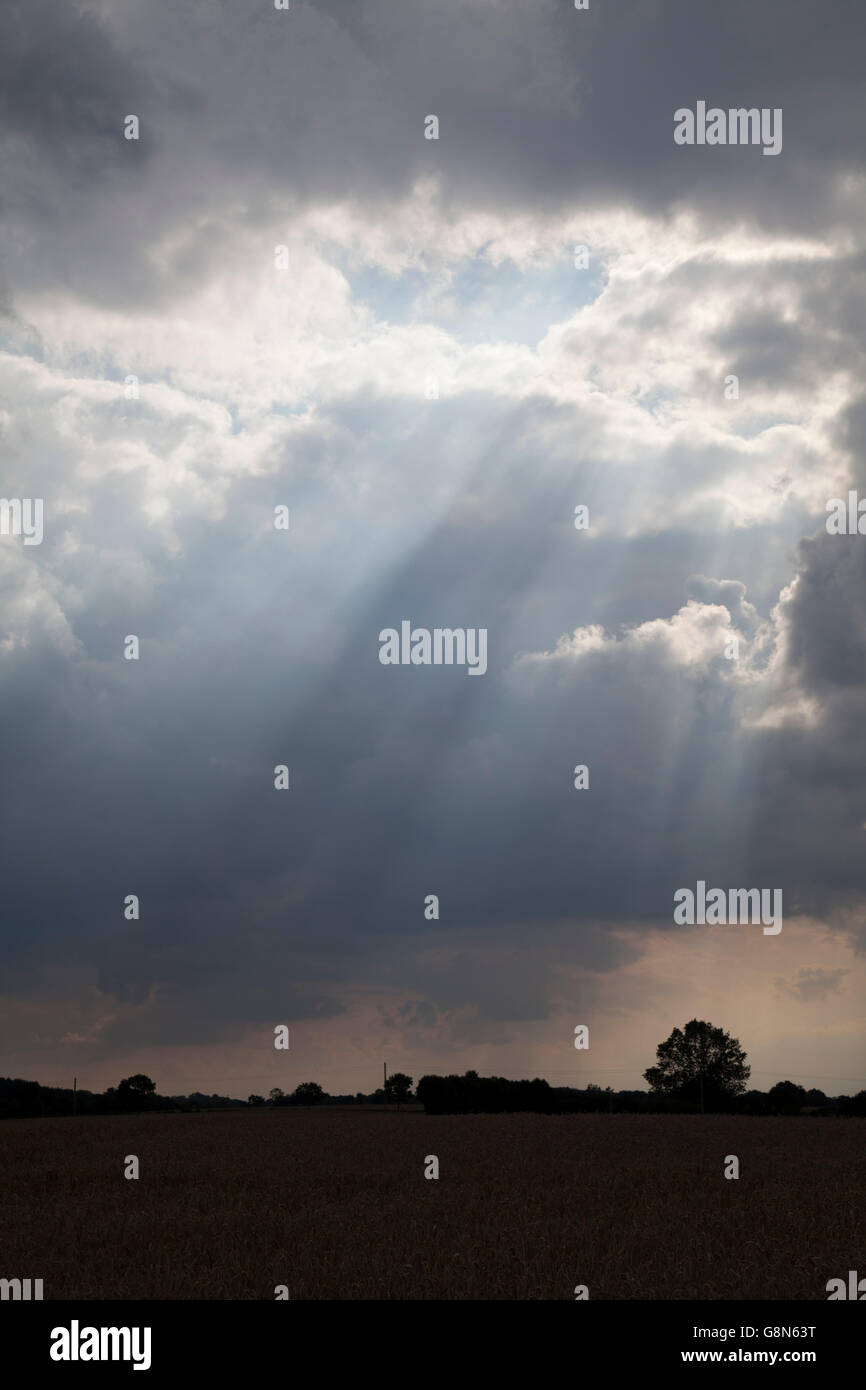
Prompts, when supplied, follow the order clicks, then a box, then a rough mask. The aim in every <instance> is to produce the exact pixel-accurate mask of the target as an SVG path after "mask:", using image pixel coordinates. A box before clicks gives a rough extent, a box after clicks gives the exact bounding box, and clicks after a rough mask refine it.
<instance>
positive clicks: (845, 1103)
mask: <svg viewBox="0 0 866 1390" xmlns="http://www.w3.org/2000/svg"><path fill="white" fill-rule="evenodd" d="M643 1075H644V1080H645V1081H646V1082H647V1083H648V1085H649V1090H648V1091H614V1090H613V1089H612V1088H611V1087H610V1086H606V1087H605V1088H604V1089H602V1088H601V1086H596V1085H594V1084H593V1083H592V1082H590V1083H589V1084H588V1085H587V1086H586V1087H585V1088H579V1087H574V1086H551V1085H550V1083H549V1082H547V1081H544V1080H542V1079H541V1078H540V1077H536V1078H535V1079H534V1080H533V1081H510V1080H508V1078H506V1077H503V1076H479V1075H478V1073H477V1072H476V1071H467V1072H464V1074H463V1075H462V1076H457V1075H449V1076H435V1075H432V1076H422V1077H421V1080H420V1081H419V1082H418V1085H417V1087H416V1091H415V1099H416V1100H417V1102H418V1103H420V1104H421V1105H423V1107H424V1109H425V1111H426V1112H427V1114H428V1115H463V1114H503V1113H515V1112H518V1111H529V1112H536V1113H539V1114H547V1115H553V1114H556V1115H562V1114H593V1113H599V1112H604V1111H608V1112H613V1111H616V1112H618V1113H628V1114H693V1113H701V1114H704V1113H706V1114H711V1113H717V1114H718V1113H724V1114H741V1115H799V1114H809V1115H817V1116H819V1117H826V1116H835V1115H842V1116H854V1115H860V1116H863V1115H866V1091H858V1092H857V1094H856V1095H853V1096H848V1095H840V1096H827V1095H825V1093H824V1092H823V1091H819V1090H808V1091H807V1090H806V1088H805V1087H804V1086H800V1085H798V1084H797V1083H796V1082H794V1081H779V1082H777V1083H776V1085H775V1086H773V1087H771V1088H770V1090H769V1091H757V1090H749V1089H748V1087H747V1083H748V1080H749V1077H750V1075H751V1068H750V1067H749V1065H748V1063H747V1061H746V1053H745V1051H744V1050H743V1048H742V1047H741V1045H740V1043H739V1041H738V1040H737V1039H736V1038H733V1037H731V1035H730V1034H729V1033H726V1032H724V1030H723V1029H721V1028H716V1027H715V1026H714V1025H713V1024H711V1023H706V1022H704V1021H702V1020H699V1019H694V1018H693V1019H692V1020H691V1021H690V1022H689V1023H687V1024H686V1025H685V1027H684V1028H682V1029H680V1028H675V1029H674V1030H673V1032H672V1033H671V1035H670V1037H668V1038H666V1039H665V1040H664V1042H661V1043H659V1045H658V1047H657V1049H656V1063H655V1065H654V1066H652V1067H648V1068H647V1069H646V1071H645V1072H644V1074H643ZM412 1099H413V1096H412V1077H411V1076H407V1075H406V1073H405V1072H394V1073H392V1075H391V1076H389V1077H388V1078H387V1080H386V1081H385V1084H384V1086H382V1087H380V1088H379V1089H378V1090H376V1091H373V1092H372V1094H369V1095H365V1094H364V1093H363V1092H362V1091H357V1092H356V1093H355V1094H354V1095H335V1096H332V1095H329V1094H328V1093H327V1091H325V1090H324V1089H323V1088H322V1087H321V1086H320V1085H319V1084H318V1082H316V1081H304V1082H302V1083H301V1084H300V1085H299V1086H297V1087H296V1088H295V1090H294V1091H292V1092H291V1093H288V1094H287V1093H286V1092H284V1091H283V1090H281V1088H280V1087H279V1086H274V1087H273V1088H272V1089H271V1091H270V1092H269V1093H268V1096H267V1098H266V1097H264V1096H260V1095H251V1096H249V1097H248V1099H247V1100H246V1102H244V1101H241V1100H232V1099H230V1098H229V1097H228V1096H218V1095H211V1096H206V1095H204V1094H202V1093H201V1092H197V1091H196V1092H193V1093H192V1095H189V1096H160V1095H158V1094H157V1090H156V1085H155V1083H154V1082H153V1081H152V1080H151V1079H150V1077H149V1076H145V1075H143V1074H142V1073H137V1074H136V1075H135V1076H128V1077H126V1078H125V1079H124V1080H123V1081H121V1082H120V1083H119V1085H118V1086H117V1087H114V1086H109V1088H108V1090H107V1091H103V1092H102V1093H100V1094H96V1093H94V1092H91V1091H77V1092H74V1093H73V1091H71V1090H68V1089H63V1088H59V1087H52V1086H40V1085H39V1083H38V1082H36V1081H21V1080H17V1079H12V1078H10V1077H5V1078H4V1077H0V1118H13V1117H18V1118H22V1117H24V1118H26V1117H32V1116H39V1115H69V1114H72V1113H78V1114H82V1115H99V1114H118V1113H121V1114H122V1113H130V1112H135V1113H141V1112H143V1111H147V1110H169V1111H171V1110H177V1111H189V1110H204V1109H220V1108H222V1109H225V1108H230V1107H241V1106H247V1107H250V1108H253V1109H256V1108H259V1107H271V1108H281V1107H284V1106H311V1105H372V1106H382V1105H385V1106H395V1107H396V1108H397V1110H399V1109H400V1108H401V1106H403V1105H405V1104H408V1103H409V1102H410V1101H411V1100H412Z"/></svg>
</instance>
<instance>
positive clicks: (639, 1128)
mask: <svg viewBox="0 0 866 1390" xmlns="http://www.w3.org/2000/svg"><path fill="white" fill-rule="evenodd" d="M128 1155H136V1156H137V1158H138V1160H139V1165H140V1176H139V1177H138V1178H137V1179H128V1178H125V1177H124V1166H125V1161H126V1159H127V1156H128ZM434 1155H435V1157H436V1158H437V1159H438V1163H439V1177H438V1178H426V1177H425V1167H427V1168H428V1169H429V1168H430V1166H431V1165H430V1164H429V1163H428V1161H427V1160H428V1159H429V1157H430V1156H434ZM728 1155H735V1156H736V1157H737V1158H738V1160H739V1171H740V1176H739V1178H738V1179H727V1178H725V1176H724V1170H725V1163H726V1159H727V1156H728ZM864 1190H866V1120H860V1119H850V1120H814V1121H813V1120H809V1119H804V1118H799V1117H798V1118H793V1119H786V1118H778V1119H764V1118H746V1117H728V1116H705V1117H702V1116H676V1115H659V1116H632V1115H581V1116H575V1115H564V1116H547V1115H449V1116H428V1115H425V1114H423V1113H419V1112H411V1111H410V1112H408V1113H407V1112H404V1113H400V1114H397V1113H364V1112H360V1111H354V1110H350V1109H348V1108H347V1109H345V1110H343V1109H329V1108H323V1109H321V1110H304V1109H294V1110H293V1109H281V1110H266V1111H261V1110H259V1111H228V1112H226V1111H222V1112H211V1113H207V1112H203V1113H199V1114H180V1115H177V1114H163V1115H160V1114H151V1115H141V1116H105V1117H83V1118H75V1119H74V1118H71V1117H70V1118H68V1119H46V1120H9V1121H6V1122H4V1123H3V1124H2V1126H0V1266H2V1267H0V1276H4V1277H11V1276H13V1275H15V1276H20V1277H29V1278H42V1279H43V1280H44V1296H45V1298H46V1299H52V1298H55V1299H59V1298H65V1299H91V1298H92V1299H95V1298H109V1299H138V1298H144V1299H273V1298H274V1290H275V1288H276V1286H277V1285H286V1286H287V1287H288V1291H289V1297H290V1298H291V1299H302V1300H303V1299H573V1298H574V1296H575V1294H574V1290H575V1286H576V1285H579V1284H584V1285H586V1286H587V1288H588V1291H589V1297H590V1299H681V1298H700V1299H710V1298H721V1299H742V1298H771V1299H826V1297H827V1293H826V1283H827V1280H828V1279H831V1278H835V1277H842V1278H846V1277H847V1273H848V1270H849V1269H858V1268H861V1267H862V1266H863V1260H864V1251H866V1241H864V1224H866V1220H864V1212H866V1203H864Z"/></svg>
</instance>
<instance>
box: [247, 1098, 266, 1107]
mask: <svg viewBox="0 0 866 1390" xmlns="http://www.w3.org/2000/svg"><path fill="white" fill-rule="evenodd" d="M264 1103H265V1098H264V1096H249V1097H248V1098H247V1105H264Z"/></svg>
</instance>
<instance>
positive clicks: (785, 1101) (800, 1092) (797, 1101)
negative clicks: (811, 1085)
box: [767, 1081, 806, 1115]
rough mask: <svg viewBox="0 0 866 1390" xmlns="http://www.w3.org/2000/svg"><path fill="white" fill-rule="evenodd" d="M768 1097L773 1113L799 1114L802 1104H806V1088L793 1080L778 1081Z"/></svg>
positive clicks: (771, 1088)
mask: <svg viewBox="0 0 866 1390" xmlns="http://www.w3.org/2000/svg"><path fill="white" fill-rule="evenodd" d="M767 1099H768V1101H769V1108H770V1111H771V1113H772V1114H773V1115H799V1113H800V1106H801V1105H805V1104H806V1088H805V1086H797V1085H796V1084H795V1083H794V1082H793V1081H777V1082H776V1084H775V1086H771V1087H770V1094H769V1096H768V1097H767Z"/></svg>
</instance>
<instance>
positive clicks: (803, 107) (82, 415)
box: [0, 0, 866, 1097]
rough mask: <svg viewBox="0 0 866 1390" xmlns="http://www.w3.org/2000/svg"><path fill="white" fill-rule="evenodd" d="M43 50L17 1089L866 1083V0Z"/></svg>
mask: <svg viewBox="0 0 866 1390" xmlns="http://www.w3.org/2000/svg"><path fill="white" fill-rule="evenodd" d="M3 27H4V42H3V45H2V47H0V91H2V96H0V118H2V137H0V231H2V253H0V458H2V474H0V478H2V493H3V496H4V498H6V499H12V498H19V499H27V498H29V499H35V498H41V499H43V504H44V534H43V537H42V540H41V543H39V544H25V541H24V537H23V536H21V535H15V534H4V535H0V709H2V713H3V717H2V720H0V769H2V791H0V872H2V885H3V912H2V928H0V945H2V949H0V996H2V998H0V1072H2V1073H3V1074H7V1075H11V1076H23V1077H28V1078H32V1079H37V1080H39V1081H42V1082H43V1083H44V1084H48V1085H64V1086H65V1085H70V1084H71V1082H72V1077H73V1076H77V1078H78V1085H79V1086H80V1087H85V1088H87V1089H91V1090H100V1089H103V1088H104V1087H105V1086H107V1085H113V1084H116V1083H117V1081H118V1080H119V1079H120V1078H121V1077H122V1076H126V1075H128V1074H129V1073H131V1072H134V1071H144V1072H146V1073H147V1074H148V1075H149V1076H151V1077H153V1078H154V1080H155V1081H156V1083H157V1087H158V1089H159V1090H160V1091H161V1092H162V1093H164V1094H178V1093H188V1092H190V1091H194V1090H199V1091H205V1092H211V1091H217V1092H220V1093H223V1094H230V1095H235V1096H243V1097H246V1096H247V1095H248V1094H249V1093H251V1092H254V1093H266V1092H267V1091H268V1090H269V1089H270V1088H271V1087H272V1086H280V1087H281V1088H282V1089H283V1090H287V1091H289V1090H292V1089H294V1087H295V1086H296V1085H297V1084H298V1083H299V1082H302V1081H307V1080H316V1081H318V1082H320V1084H322V1085H323V1086H324V1087H325V1089H326V1090H328V1091H330V1092H332V1093H335V1092H340V1093H342V1092H351V1093H354V1092H356V1091H365V1092H368V1091H371V1090H372V1089H373V1088H374V1087H375V1086H376V1085H378V1084H379V1083H380V1080H381V1075H382V1065H383V1063H385V1064H386V1065H387V1066H388V1069H389V1071H395V1070H402V1071H405V1072H408V1073H409V1074H410V1075H412V1076H413V1077H414V1079H415V1080H416V1081H417V1079H418V1078H419V1077H420V1076H421V1075H423V1074H425V1073H427V1072H440V1073H442V1072H451V1071H457V1072H462V1071H465V1070H466V1069H467V1068H470V1067H472V1068H475V1069H476V1070H478V1071H480V1072H482V1073H495V1074H498V1075H504V1076H512V1077H522V1076H530V1077H531V1076H535V1075H541V1076H545V1077H547V1078H548V1080H550V1081H551V1083H552V1084H560V1085H578V1086H583V1085H586V1084H587V1082H589V1081H592V1082H594V1083H595V1084H600V1085H612V1086H614V1087H615V1088H617V1089H620V1088H623V1089H624V1088H641V1087H644V1086H645V1082H644V1081H643V1079H642V1073H643V1071H644V1070H645V1069H646V1068H647V1067H649V1066H651V1065H652V1064H653V1063H654V1061H655V1049H656V1047H657V1045H658V1043H659V1042H660V1041H662V1039H664V1038H666V1037H667V1036H668V1034H669V1033H670V1032H671V1030H672V1029H673V1028H674V1027H682V1026H683V1025H684V1024H685V1023H686V1022H687V1021H688V1020H689V1019H691V1018H694V1017H697V1018H703V1019H707V1020H708V1021H710V1022H712V1023H713V1024H714V1025H716V1026H720V1027H723V1028H724V1029H726V1030H727V1031H730V1032H731V1033H733V1034H734V1035H735V1036H736V1037H738V1038H739V1040H740V1042H741V1043H742V1045H743V1047H744V1048H745V1049H746V1052H747V1054H748V1058H749V1061H750V1063H751V1066H752V1069H753V1070H752V1076H751V1082H750V1084H751V1085H753V1086H755V1087H758V1088H760V1089H764V1090H766V1089H768V1088H769V1087H770V1086H771V1085H772V1084H774V1082H776V1081H778V1080H781V1079H786V1078H790V1079H791V1080H794V1081H798V1082H800V1083H801V1084H803V1085H805V1086H806V1087H807V1088H809V1087H813V1086H814V1087H818V1088H820V1089H822V1090H824V1091H826V1092H827V1093H828V1094H836V1093H839V1092H842V1093H848V1094H853V1093H854V1092H856V1091H858V1090H860V1089H863V1088H864V1087H866V1047H864V1021H866V1019H864V1015H866V875H864V850H866V736H864V723H863V717H864V712H866V704H864V684H866V617H864V606H863V595H864V580H866V558H864V556H866V550H864V547H866V537H864V536H862V535H859V534H853V535H836V534H830V533H829V531H828V529H827V524H826V523H827V514H828V513H827V507H828V502H829V500H830V499H832V498H835V497H842V498H847V496H848V493H849V491H852V490H853V491H856V492H857V493H858V496H866V465H864V444H866V395H864V388H863V381H864V365H866V230H864V229H866V173H864V164H863V148H864V134H866V130H864V126H866V108H864V102H863V94H862V69H863V53H864V39H866V14H864V11H863V7H862V3H861V0H823V3H822V4H820V5H818V4H816V3H805V0H786V3H784V4H783V3H780V0H730V3H720V4H715V5H696V4H695V3H694V0H639V2H638V0H590V4H589V7H588V9H586V10H577V9H575V8H574V5H573V4H572V3H570V0H316V3H309V4H304V3H298V2H297V0H291V4H290V7H289V8H288V9H287V10H276V9H275V8H274V6H273V4H272V3H271V0H207V3H204V2H203V0H184V3H174V2H172V0H152V2H151V3H150V4H148V5H147V6H142V5H141V4H139V3H136V2H134V0H89V2H85V0H70V2H69V3H67V4H64V5H63V6H56V5H55V4H53V3H49V2H48V0H9V3H8V4H7V6H6V7H5V10H4V26H3ZM699 101H705V102H706V104H707V107H713V106H717V107H719V108H722V109H723V110H727V109H729V108H737V107H746V108H753V107H754V108H758V109H761V110H769V111H776V110H780V111H781V112H782V113H783V123H782V126H781V131H782V137H783V138H782V148H781V149H780V150H779V152H778V153H777V154H775V155H773V156H771V157H766V156H765V155H764V152H763V149H762V148H761V147H760V146H759V145H733V144H731V145H725V146H719V145H715V146H713V145H707V144H704V145H698V144H695V145H691V146H689V145H678V144H677V143H676V142H675V140H674V129H675V119H674V113H675V112H676V111H677V110H678V109H681V108H690V109H696V107H697V103H698V102H699ZM131 115H134V116H136V117H137V118H138V132H137V133H138V138H137V139H135V138H127V133H128V132H129V131H130V129H131V127H130V125H129V121H128V118H129V117H130V116H131ZM433 116H435V117H436V122H438V130H436V127H435V123H431V120H430V118H431V117H433ZM434 132H435V133H436V134H437V135H438V138H428V137H430V135H431V134H433V133H434ZM581 248H583V249H582V250H581ZM732 378H736V381H735V383H734V384H733V385H732ZM581 506H582V507H585V508H586V509H587V518H588V525H587V526H586V527H584V528H582V529H578V528H577V527H576V526H575V508H576V507H581ZM278 508H288V516H289V525H288V528H287V529H279V528H278V527H277V526H276V525H275V516H276V512H275V509H278ZM403 621H409V622H410V623H411V624H412V625H413V628H417V629H422V628H423V629H428V630H431V631H432V630H433V629H435V628H437V627H439V628H451V629H466V630H476V631H477V630H479V629H484V630H486V633H487V668H486V670H485V671H484V673H483V674H482V673H481V672H480V671H479V672H478V673H477V674H476V675H475V677H474V678H473V676H472V675H470V672H469V670H468V668H467V667H465V666H463V667H461V666H460V665H451V666H447V665H441V666H434V665H426V666H425V665H414V664H409V665H399V666H392V665H384V664H382V662H381V661H380V659H379V657H380V633H381V632H383V631H384V630H386V629H389V628H395V629H398V630H399V629H400V625H401V623H402V622H403ZM130 636H135V637H137V638H138V643H139V654H138V659H137V660H135V659H127V656H126V653H127V651H128V650H129V644H128V642H127V638H128V637H130ZM735 639H736V640H735ZM578 765H583V766H585V767H586V768H587V769H588V780H589V785H588V787H585V788H581V789H577V788H576V787H575V785H574V784H575V780H576V779H575V775H574V770H575V768H576V767H577V766H578ZM280 766H285V767H287V768H288V770H289V786H288V789H285V790H283V789H280V790H278V789H277V788H276V786H275V769H276V768H277V767H280ZM698 881H703V882H705V883H706V884H707V885H708V887H709V886H718V887H721V888H724V889H725V890H728V889H731V888H743V889H748V888H753V887H758V888H766V889H781V890H782V893H783V903H784V916H783V927H782V930H781V931H780V932H778V933H777V934H766V933H764V932H763V930H762V927H761V925H760V924H755V923H746V924H742V923H734V924H729V925H700V924H696V925H694V926H684V925H678V924H676V923H675V921H674V917H673V911H674V896H673V895H674V893H675V892H676V891H677V890H678V889H679V888H680V887H683V886H691V887H692V888H693V889H695V888H696V885H697V883H698ZM129 895H135V896H136V897H137V898H138V900H139V914H140V915H139V917H138V919H137V920H136V919H130V918H128V917H127V915H126V909H125V903H126V902H127V899H128V897H129ZM430 895H435V896H436V898H437V899H438V917H432V916H431V915H430V912H431V909H430V908H429V906H428V907H425V904H426V903H427V902H428V899H429V898H430ZM580 1024H583V1025H587V1026H588V1027H589V1030H590V1032H589V1038H590V1046H589V1048H588V1050H580V1051H578V1050H575V1047H574V1031H575V1027H576V1026H577V1025H580ZM279 1025H286V1026H288V1028H289V1030H290V1047H289V1049H288V1051H282V1050H279V1051H278V1050H276V1049H275V1047H274V1030H275V1028H276V1027H278V1026H279Z"/></svg>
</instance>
